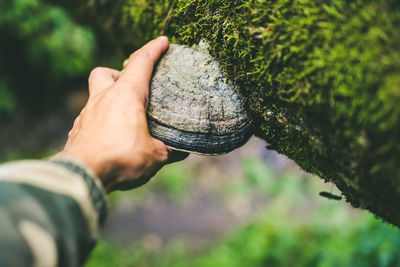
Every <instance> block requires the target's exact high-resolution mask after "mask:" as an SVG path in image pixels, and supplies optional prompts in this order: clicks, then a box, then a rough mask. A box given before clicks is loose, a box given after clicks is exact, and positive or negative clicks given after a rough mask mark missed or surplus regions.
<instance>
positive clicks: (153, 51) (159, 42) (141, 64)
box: [118, 36, 168, 93]
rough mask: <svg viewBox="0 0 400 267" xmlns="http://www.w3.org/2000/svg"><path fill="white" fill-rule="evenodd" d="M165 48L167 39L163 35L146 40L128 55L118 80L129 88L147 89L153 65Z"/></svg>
mask: <svg viewBox="0 0 400 267" xmlns="http://www.w3.org/2000/svg"><path fill="white" fill-rule="evenodd" d="M167 48H168V39H167V37H164V36H161V37H158V38H157V39H155V40H152V41H150V42H148V43H147V44H146V45H145V46H143V47H142V48H141V49H139V50H137V51H136V52H134V53H133V54H132V55H131V56H130V58H129V62H128V63H125V65H126V67H125V71H124V73H123V74H122V75H121V77H120V79H119V80H118V81H119V82H121V83H124V84H128V86H130V87H131V88H135V89H139V90H148V86H149V83H150V78H151V75H152V73H153V68H154V65H155V64H156V62H157V60H158V59H159V58H160V56H161V55H162V53H164V52H165V50H167ZM145 93H147V91H146V92H145Z"/></svg>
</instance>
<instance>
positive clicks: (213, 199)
mask: <svg viewBox="0 0 400 267" xmlns="http://www.w3.org/2000/svg"><path fill="white" fill-rule="evenodd" d="M145 41H147V40H137V42H136V43H144V42H145ZM136 48H137V47H132V51H133V50H135V49H136ZM129 52H130V51H121V50H119V49H118V48H116V47H115V46H114V45H113V44H112V42H109V41H108V40H107V39H106V38H104V36H99V35H98V34H96V32H95V31H93V30H92V29H90V28H88V27H87V26H85V25H80V24H79V23H77V22H76V21H75V20H74V19H73V17H72V16H71V14H68V13H67V12H66V11H65V10H63V9H62V8H61V7H58V6H54V5H51V4H49V3H48V2H46V3H45V2H42V1H40V0H12V1H9V0H3V1H1V2H0V123H1V129H2V130H1V131H0V158H1V160H2V161H3V162H4V161H8V160H15V159H20V158H37V157H46V156H49V155H51V154H52V153H54V152H55V151H57V150H59V149H60V148H61V147H62V145H63V144H64V142H65V141H66V136H67V133H68V131H69V129H70V128H71V126H72V123H73V120H74V118H75V117H76V116H77V115H78V114H79V112H80V109H81V108H82V107H83V105H84V104H85V101H86V99H87V77H88V75H89V72H90V70H91V69H92V68H94V67H95V66H98V65H102V66H107V67H112V68H117V69H119V68H120V66H121V62H122V61H123V59H124V58H125V57H127V56H128V55H129ZM265 146H266V143H265V142H264V141H262V140H259V139H257V138H253V139H251V140H250V141H249V142H248V143H247V144H246V145H245V146H243V147H242V148H240V149H238V150H237V151H235V152H232V153H230V154H228V155H223V156H218V157H204V156H196V155H191V156H190V157H189V158H188V159H187V160H185V161H184V162H180V163H176V164H173V165H170V166H167V167H166V168H164V169H163V170H162V171H160V172H159V174H157V176H156V177H155V178H154V179H153V180H151V181H150V182H149V184H148V185H146V186H144V187H142V188H139V189H137V190H133V191H131V192H117V193H114V194H112V195H111V197H110V206H111V209H110V210H111V211H110V216H109V218H108V221H107V223H106V226H105V229H104V233H103V235H102V240H101V241H100V242H99V245H98V246H97V248H96V249H95V251H94V253H93V255H92V256H91V258H90V259H89V262H88V263H87V266H93V267H94V266H400V233H399V231H398V230H397V229H395V228H393V227H392V226H390V225H388V224H385V223H382V222H381V221H379V220H378V219H376V218H374V216H373V215H371V214H370V213H368V212H366V211H361V210H358V209H353V208H351V207H350V206H349V205H348V204H347V203H346V202H345V201H344V200H341V201H335V200H331V199H327V198H322V197H320V196H319V192H321V191H327V192H332V193H333V194H335V195H340V192H339V191H338V190H337V189H336V188H335V187H334V186H333V185H332V184H324V183H323V180H321V179H319V178H318V177H315V176H312V175H310V174H306V173H304V172H302V171H301V170H300V169H299V168H298V167H297V166H296V165H295V164H294V163H293V162H292V161H290V160H289V159H287V158H286V157H285V156H282V155H279V154H277V153H276V152H273V151H268V150H266V149H265Z"/></svg>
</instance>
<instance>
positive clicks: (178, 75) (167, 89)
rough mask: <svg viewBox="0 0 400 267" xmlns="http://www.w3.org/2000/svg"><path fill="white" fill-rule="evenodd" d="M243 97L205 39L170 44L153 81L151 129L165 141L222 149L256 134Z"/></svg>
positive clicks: (204, 151)
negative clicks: (223, 70) (230, 80)
mask: <svg viewBox="0 0 400 267" xmlns="http://www.w3.org/2000/svg"><path fill="white" fill-rule="evenodd" d="M242 99H243V98H242V96H241V95H240V93H239V90H238V89H237V88H235V86H234V85H233V84H232V83H231V82H229V81H227V80H226V79H225V78H224V76H223V74H222V72H221V70H220V69H219V66H218V63H217V62H216V61H215V60H214V59H213V58H212V57H211V55H210V54H209V52H208V49H207V44H206V43H205V42H200V43H199V44H198V45H195V46H192V47H188V46H184V45H177V44H170V47H169V49H168V51H167V52H166V53H165V54H164V55H163V57H162V58H161V59H160V61H159V63H158V65H157V66H156V69H155V71H154V74H153V77H152V80H151V86H150V102H149V107H148V113H147V115H148V119H149V129H150V133H151V134H152V135H153V136H154V137H156V138H158V139H160V140H161V141H163V142H164V143H165V144H167V145H169V146H171V147H173V148H175V149H177V150H183V151H188V152H195V153H200V154H223V153H227V152H230V151H232V150H234V149H235V148H238V147H239V146H241V145H243V144H244V143H245V142H246V141H247V140H248V139H249V138H250V136H251V135H252V124H251V120H250V119H249V117H248V116H247V113H246V111H245V109H244V107H243V100H242Z"/></svg>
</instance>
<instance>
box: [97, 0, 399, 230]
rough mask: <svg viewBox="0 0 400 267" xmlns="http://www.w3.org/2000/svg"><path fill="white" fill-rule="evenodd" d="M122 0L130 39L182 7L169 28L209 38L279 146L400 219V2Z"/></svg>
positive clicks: (190, 39) (153, 31) (121, 27)
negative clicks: (125, 0) (171, 9)
mask: <svg viewBox="0 0 400 267" xmlns="http://www.w3.org/2000/svg"><path fill="white" fill-rule="evenodd" d="M103 2H104V3H111V1H109V2H108V1H103ZM103 2H101V3H102V4H101V3H100V4H98V5H99V6H100V7H101V6H102V5H103V6H104V5H105V4H104V3H103ZM110 5H111V4H110ZM112 6H113V7H114V8H116V9H118V10H120V12H119V13H118V14H119V16H120V17H122V18H124V19H122V20H121V23H118V27H117V28H118V31H119V33H123V34H119V33H118V32H117V38H118V39H119V40H121V43H124V44H126V43H127V42H125V40H126V35H134V34H137V35H138V36H140V38H145V39H150V38H151V37H154V36H156V35H157V33H158V32H159V31H160V29H161V27H162V25H163V22H164V19H165V17H166V16H167V13H168V10H169V9H170V7H171V6H173V12H172V19H171V21H170V22H169V23H168V27H167V28H166V34H167V35H168V36H169V37H171V38H172V39H173V40H174V41H175V42H180V43H186V44H192V43H196V42H198V41H199V40H200V39H206V40H208V41H209V43H210V45H211V53H212V54H213V55H214V56H215V57H216V58H217V59H218V60H219V62H220V64H221V67H222V68H223V69H224V70H225V72H226V74H227V76H228V77H229V78H230V79H231V80H232V81H234V82H235V83H236V84H237V85H238V86H239V87H240V89H241V90H242V92H243V94H244V95H245V96H246V100H247V107H248V110H249V112H250V113H251V115H252V117H253V118H254V120H255V122H256V123H257V126H258V127H257V132H256V134H257V135H258V136H260V137H262V138H264V139H265V140H267V141H268V142H269V144H270V146H269V148H270V149H274V150H277V151H279V152H280V153H283V154H285V155H287V156H289V157H290V158H292V159H293V160H295V161H296V162H297V164H299V165H300V166H301V167H302V168H303V169H304V170H306V171H308V172H311V173H315V174H317V175H319V176H320V177H321V178H324V179H326V180H330V181H333V182H334V183H335V184H336V185H337V186H338V187H339V188H340V189H341V190H342V192H343V193H344V195H345V196H346V198H347V200H348V201H350V202H351V203H352V204H353V206H356V207H362V208H365V209H368V210H370V211H372V212H373V213H375V214H376V215H378V216H380V217H382V218H384V219H385V220H387V221H389V222H391V223H393V224H396V225H397V226H399V225H400V211H399V209H398V207H399V206H400V186H399V184H400V183H399V180H400V168H399V166H400V126H399V115H400V105H399V103H400V101H399V100H400V75H399V73H400V46H399V43H400V32H399V31H398V29H399V26H400V4H399V3H398V2H397V1H395V0H377V1H372V0H369V1H361V0H355V1H346V0H275V1H272V0H247V1H244V0H241V1H239V0H177V1H157V0H147V1H138V0H137V1H133V0H131V1H129V2H124V3H122V2H121V3H118V4H114V5H112ZM154 11H155V12H154ZM115 25H117V24H115ZM115 32H116V31H114V33H115ZM147 37H149V38H147ZM128 43H129V42H128ZM132 43H133V42H132Z"/></svg>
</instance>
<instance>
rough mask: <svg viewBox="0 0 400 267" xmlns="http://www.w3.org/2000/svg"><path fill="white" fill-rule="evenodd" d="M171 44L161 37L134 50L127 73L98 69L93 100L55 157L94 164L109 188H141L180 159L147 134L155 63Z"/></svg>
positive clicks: (91, 90)
mask: <svg viewBox="0 0 400 267" xmlns="http://www.w3.org/2000/svg"><path fill="white" fill-rule="evenodd" d="M167 48H168V39H167V38H166V37H159V38H157V39H155V40H153V41H150V42H149V43H148V44H146V45H145V46H144V47H142V48H141V49H139V50H137V51H136V52H134V53H133V54H132V55H131V56H130V58H129V62H128V63H127V65H126V68H125V71H124V73H123V74H122V75H121V76H120V72H119V71H117V70H113V69H108V68H96V69H94V70H93V71H92V72H91V74H90V77H89V99H88V102H87V104H86V106H85V107H84V108H83V110H82V112H81V113H80V114H79V116H78V117H77V118H76V120H75V122H74V125H73V128H72V130H71V131H70V133H69V135H68V141H67V143H66V145H65V147H64V149H63V151H61V152H60V153H58V154H57V155H55V157H60V156H70V157H74V158H77V159H79V160H81V161H82V162H84V163H86V164H87V165H88V166H89V167H91V168H92V169H93V170H94V172H95V173H96V174H97V175H98V176H99V177H100V179H101V181H102V183H103V185H104V187H105V188H106V190H107V191H108V192H111V191H113V190H116V189H120V190H127V189H131V188H134V187H137V186H140V185H142V184H144V183H146V182H147V181H149V180H150V178H151V177H152V176H153V175H154V174H155V173H156V172H157V171H158V170H159V169H160V168H161V167H162V166H163V165H164V164H166V163H170V162H174V161H178V160H182V159H184V158H185V157H187V155H188V154H186V153H184V154H183V153H176V151H173V150H172V149H171V148H169V147H167V146H166V145H165V144H164V143H162V142H161V141H159V140H157V139H155V138H153V137H151V136H150V134H149V130H148V128H147V120H146V109H147V103H148V91H149V83H150V78H151V75H152V72H153V67H154V64H155V63H156V62H157V60H158V59H159V57H160V56H161V55H162V53H164V52H165V50H167Z"/></svg>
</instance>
